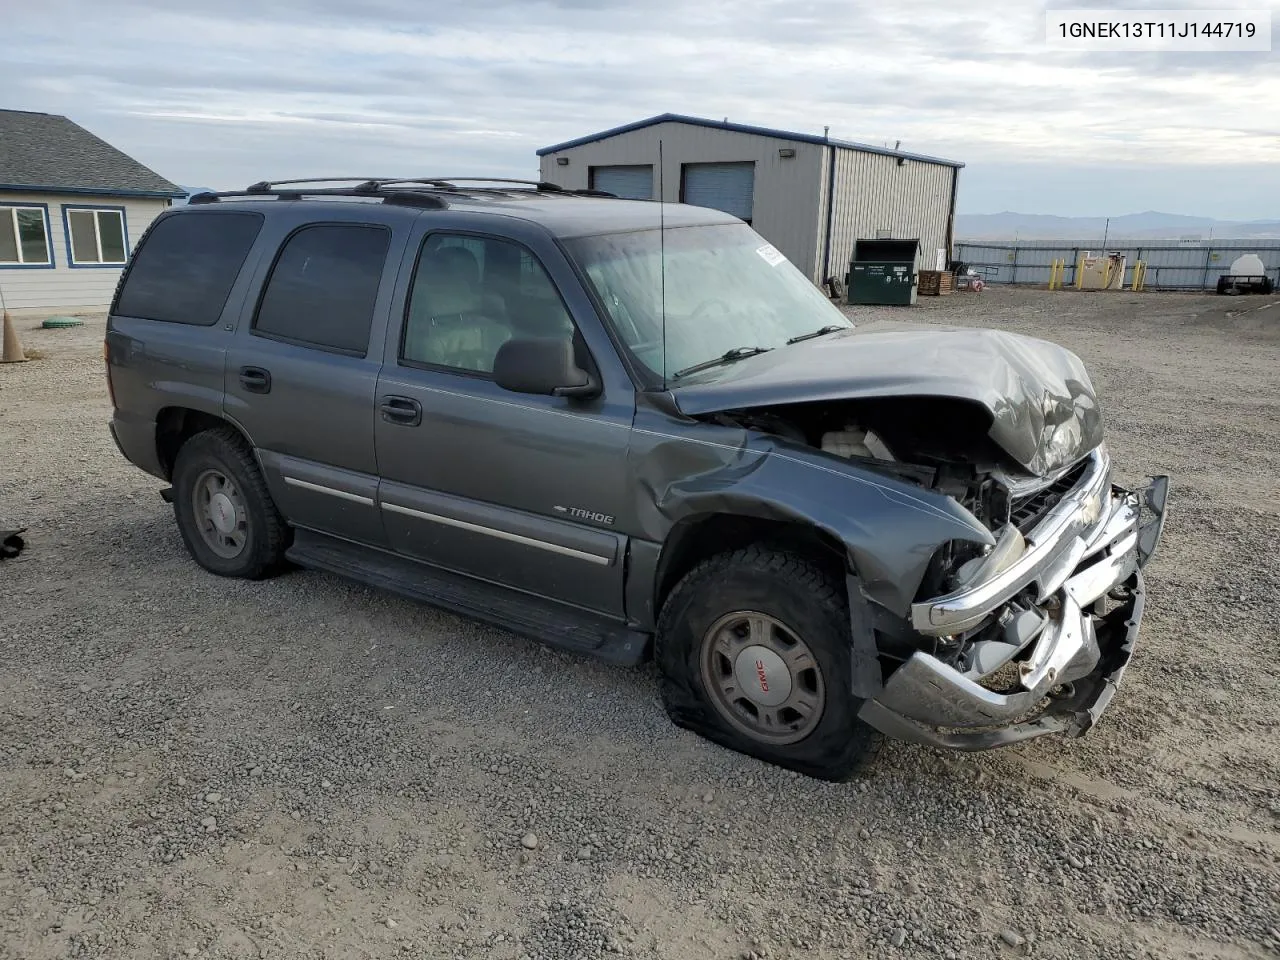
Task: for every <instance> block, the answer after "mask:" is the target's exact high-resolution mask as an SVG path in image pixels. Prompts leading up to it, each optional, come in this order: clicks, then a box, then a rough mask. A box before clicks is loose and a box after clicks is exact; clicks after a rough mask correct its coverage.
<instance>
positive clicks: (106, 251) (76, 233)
mask: <svg viewBox="0 0 1280 960" xmlns="http://www.w3.org/2000/svg"><path fill="white" fill-rule="evenodd" d="M64 209H65V212H66V214H67V240H68V242H69V243H70V245H71V264H72V266H77V267H79V266H101V265H111V266H120V265H122V264H124V262H125V261H126V260H128V259H129V251H128V244H127V243H126V242H125V235H124V211H123V210H84V209H75V208H71V207H66V208H64Z"/></svg>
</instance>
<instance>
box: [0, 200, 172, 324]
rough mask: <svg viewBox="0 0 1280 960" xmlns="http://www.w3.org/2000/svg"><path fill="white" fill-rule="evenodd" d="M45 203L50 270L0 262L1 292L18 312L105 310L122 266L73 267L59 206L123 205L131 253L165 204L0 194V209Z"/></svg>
mask: <svg viewBox="0 0 1280 960" xmlns="http://www.w3.org/2000/svg"><path fill="white" fill-rule="evenodd" d="M32 204H45V205H47V206H48V208H49V228H50V239H51V240H52V241H53V264H54V265H53V269H49V268H47V267H44V268H26V267H13V266H10V265H7V264H6V265H4V266H0V296H3V298H4V303H5V306H7V307H8V308H9V310H11V311H13V312H15V313H18V314H20V315H40V314H52V313H59V312H76V311H86V310H95V311H99V310H101V311H105V310H106V308H107V307H108V306H109V305H110V303H111V297H112V294H114V293H115V289H116V282H117V281H118V280H119V279H120V271H121V270H123V269H124V268H123V267H72V266H70V265H69V263H68V260H67V234H66V230H65V228H64V227H63V217H62V206H63V204H67V205H70V206H77V205H89V206H101V207H123V208H124V219H125V242H126V246H127V248H128V252H129V253H133V248H134V246H135V245H137V242H138V239H139V238H140V237H141V236H142V231H144V230H146V229H147V227H148V226H149V225H150V224H151V221H152V220H154V219H155V218H156V217H157V216H159V215H160V213H161V212H162V211H163V210H164V209H165V208H166V206H167V205H168V201H166V200H153V199H150V198H137V197H99V196H85V195H83V194H69V193H68V194H48V193H7V192H5V193H0V207H7V206H17V207H20V206H28V205H32Z"/></svg>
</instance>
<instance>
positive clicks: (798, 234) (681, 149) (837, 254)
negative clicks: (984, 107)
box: [538, 113, 964, 283]
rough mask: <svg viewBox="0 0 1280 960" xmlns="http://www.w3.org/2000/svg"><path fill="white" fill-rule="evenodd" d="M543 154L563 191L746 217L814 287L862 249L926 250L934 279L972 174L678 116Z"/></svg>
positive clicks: (923, 160) (825, 140) (921, 159)
mask: <svg viewBox="0 0 1280 960" xmlns="http://www.w3.org/2000/svg"><path fill="white" fill-rule="evenodd" d="M660 143H661V145H662V150H661V155H662V166H663V169H662V170H658V169H657V167H656V161H657V159H658V156H659V149H658V148H659V144H660ZM538 156H539V158H540V168H541V170H540V175H541V178H542V179H543V180H546V181H549V182H551V183H555V184H557V185H559V186H562V187H568V188H574V189H584V188H592V189H596V190H604V191H606V192H608V193H613V194H616V195H617V196H620V197H627V198H630V199H642V200H649V199H656V198H657V197H658V193H659V188H661V193H662V199H663V200H665V201H666V202H668V203H671V202H674V201H679V202H681V203H691V204H694V205H696V206H703V207H714V208H716V209H718V210H723V211H724V212H726V213H730V214H732V215H733V216H736V217H739V218H740V219H742V220H744V221H746V222H747V223H749V224H751V226H752V227H753V228H754V229H755V230H756V231H757V232H758V233H759V234H761V236H763V237H764V238H765V239H766V240H768V241H769V242H770V243H771V244H773V246H775V247H776V248H777V249H778V250H779V251H781V252H782V253H783V254H785V255H786V257H787V258H788V259H789V260H790V261H791V262H792V263H794V264H795V265H796V266H797V267H799V268H800V270H801V272H802V273H804V274H805V275H806V276H808V277H809V278H810V279H811V280H813V281H814V282H815V283H822V282H823V281H824V280H826V279H827V278H828V277H836V278H840V277H844V275H845V274H846V272H847V271H848V269H849V260H850V258H851V256H852V254H853V250H854V243H855V241H857V240H861V239H874V238H899V239H904V240H906V239H910V240H918V241H919V249H920V251H921V252H920V254H919V262H918V264H917V265H918V266H920V267H921V268H923V269H933V268H934V267H935V266H936V265H937V264H938V262H939V261H940V260H941V261H945V260H946V259H947V258H949V256H950V250H951V244H952V234H953V231H954V219H955V206H956V187H957V184H958V182H959V176H960V168H961V167H963V166H964V164H962V163H959V162H957V161H955V160H943V159H940V158H938V157H930V156H925V155H922V154H918V153H909V152H907V151H904V150H899V149H897V148H896V147H893V148H890V147H877V146H871V145H869V144H864V143H853V142H850V141H847V140H837V139H835V138H834V137H829V136H827V134H826V133H825V132H824V133H822V134H812V133H797V132H794V131H790V130H775V129H771V128H768V127H757V126H751V125H748V124H743V123H730V122H729V121H728V120H724V121H720V120H708V119H704V118H703V117H689V116H682V115H680V114H674V113H664V114H661V115H659V116H656V117H649V118H648V119H646V120H639V121H636V122H635V123H628V124H626V125H625V126H621V127H614V128H613V129H610V130H604V131H601V132H600V133H593V134H589V135H587V136H584V137H579V138H578V139H576V140H570V141H567V142H566V143H559V144H556V145H555V146H550V147H543V148H542V149H541V150H539V151H538ZM944 266H945V264H944ZM940 269H941V267H940Z"/></svg>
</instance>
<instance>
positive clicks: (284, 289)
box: [253, 224, 391, 356]
mask: <svg viewBox="0 0 1280 960" xmlns="http://www.w3.org/2000/svg"><path fill="white" fill-rule="evenodd" d="M390 243H391V231H389V230H387V228H386V227H376V226H363V225H352V224H318V225H315V226H310V227H303V228H302V229H301V230H299V231H297V232H296V233H294V234H293V235H292V236H290V237H289V239H288V240H286V241H285V244H284V247H283V248H281V250H280V256H279V257H278V258H277V259H276V263H275V266H274V267H272V268H271V276H270V277H269V278H268V280H267V287H266V290H265V291H264V292H263V294H262V302H261V303H259V304H258V316H257V317H256V318H255V320H254V324H253V329H254V332H255V333H257V334H259V335H260V336H266V337H272V338H273V339H277V340H287V341H289V342H290V343H300V344H304V345H306V346H311V347H319V348H320V349H325V350H335V351H338V352H339V353H349V354H354V355H357V356H364V355H365V353H366V352H367V351H368V349H369V325H370V324H371V323H372V321H373V304H374V301H375V300H376V299H377V297H378V284H379V282H380V281H381V279H382V268H383V265H384V264H385V263H386V260H387V247H388V246H389V245H390Z"/></svg>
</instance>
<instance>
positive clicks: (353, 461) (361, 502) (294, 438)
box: [226, 203, 410, 546]
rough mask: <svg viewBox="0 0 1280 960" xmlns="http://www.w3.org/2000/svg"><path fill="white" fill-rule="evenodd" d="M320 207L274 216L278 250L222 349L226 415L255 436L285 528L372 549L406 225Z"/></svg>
mask: <svg viewBox="0 0 1280 960" xmlns="http://www.w3.org/2000/svg"><path fill="white" fill-rule="evenodd" d="M325 206H326V207H327V208H332V209H325V210H324V212H323V215H322V217H317V216H316V215H315V211H316V208H315V206H314V205H310V204H309V205H306V206H304V207H302V208H301V209H300V210H298V211H296V212H291V213H289V214H282V215H281V216H279V217H272V218H271V221H270V228H271V229H273V230H274V231H275V236H274V237H273V240H274V241H275V245H274V247H273V249H274V250H275V251H276V252H275V255H274V257H268V258H264V263H263V264H262V266H261V267H260V270H259V276H258V277H257V282H256V285H255V287H254V294H253V295H252V296H251V297H250V298H249V300H248V302H247V303H246V308H245V311H244V313H243V315H242V316H241V320H240V324H239V328H238V329H237V331H236V335H235V338H234V340H233V341H232V345H231V347H230V349H229V350H228V354H227V366H226V415H227V416H228V417H229V418H230V419H232V420H234V421H235V422H237V423H239V424H240V426H241V427H242V428H243V429H244V430H245V432H246V433H247V434H248V435H249V437H251V438H252V440H253V443H254V445H255V446H256V447H257V448H258V451H259V456H260V458H261V461H262V465H263V469H264V471H265V473H266V478H267V483H268V486H269V487H270V489H271V493H272V496H273V497H274V498H275V500H276V503H277V504H279V506H280V509H281V512H283V513H284V514H285V516H286V517H287V518H288V519H289V520H290V521H291V522H292V523H294V524H296V525H297V526H301V527H307V528H310V529H313V530H318V531H321V532H324V533H329V534H332V535H335V536H338V537H342V538H344V539H348V540H353V541H356V542H360V543H367V544H372V545H375V546H377V545H381V544H383V543H385V540H386V537H385V534H384V532H383V526H382V520H381V517H380V515H379V511H378V508H377V502H376V501H377V489H378V477H377V473H378V470H377V461H376V458H375V454H374V434H373V431H374V389H375V387H376V385H377V381H378V368H379V367H380V365H381V358H382V350H383V340H384V337H385V334H386V316H387V309H388V305H389V303H390V299H391V296H392V291H393V287H394V285H395V278H396V273H397V269H398V263H399V260H400V254H401V251H402V250H403V246H404V238H405V236H406V235H407V232H408V231H407V224H408V223H409V222H410V221H409V220H408V219H407V218H406V219H400V220H399V223H400V224H401V226H400V227H399V228H397V227H396V226H395V225H394V223H393V224H388V223H386V222H380V221H381V219H382V218H373V217H371V216H370V215H369V209H370V208H368V207H366V205H364V204H340V203H327V204H326V205H325ZM375 209H376V208H375ZM308 214H310V215H308ZM389 219H390V218H389Z"/></svg>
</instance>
